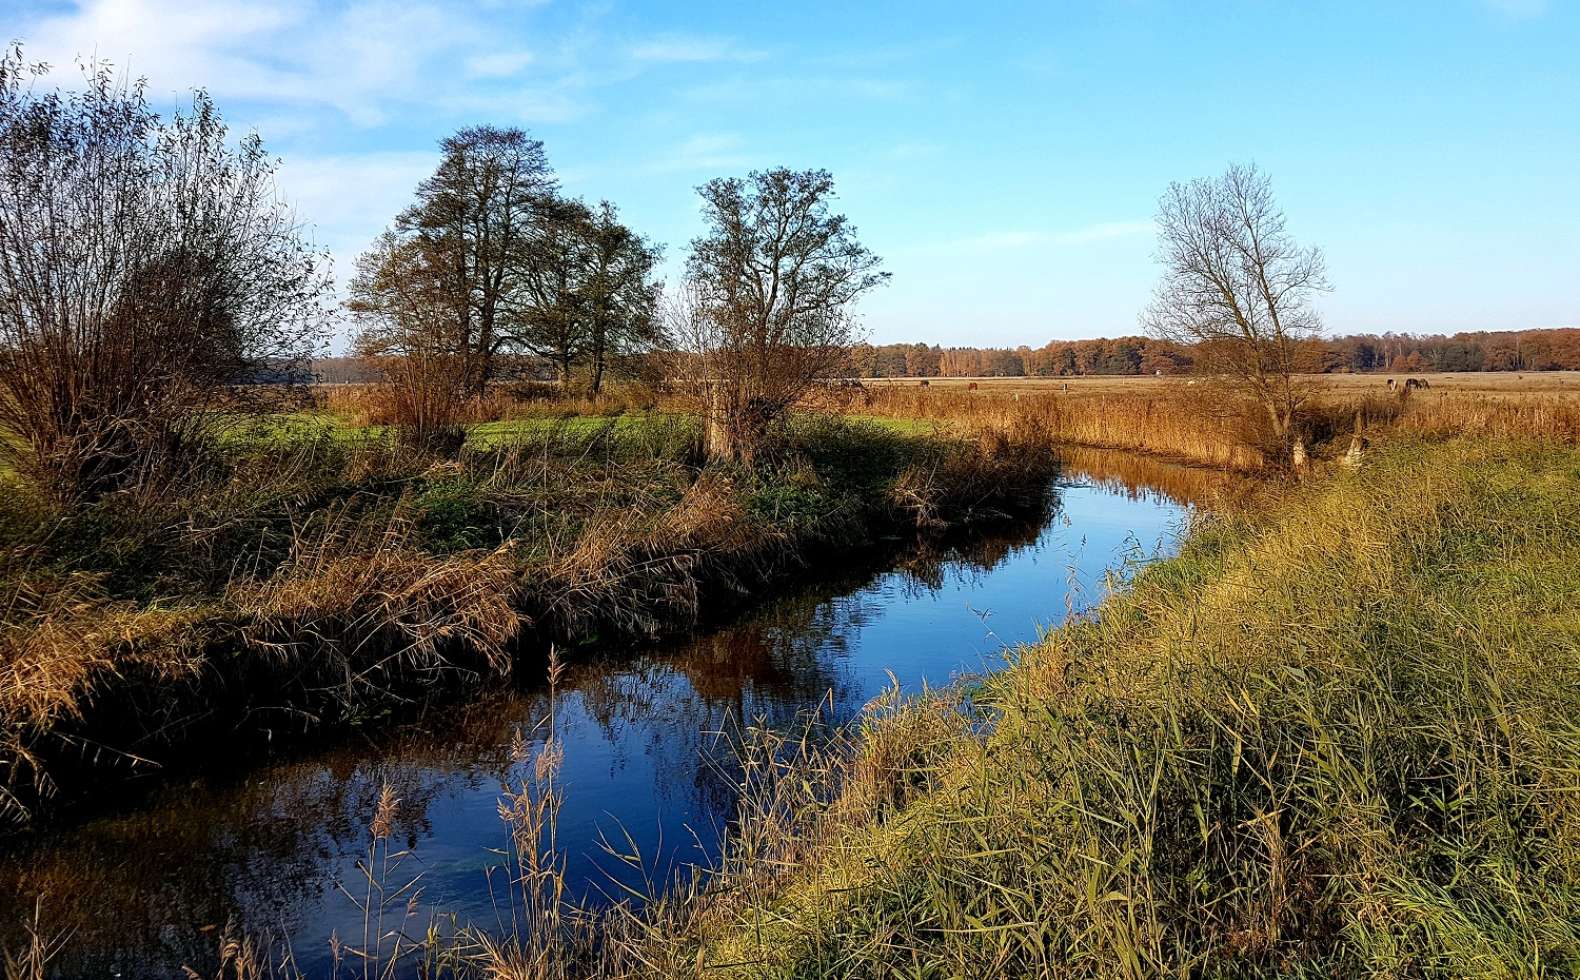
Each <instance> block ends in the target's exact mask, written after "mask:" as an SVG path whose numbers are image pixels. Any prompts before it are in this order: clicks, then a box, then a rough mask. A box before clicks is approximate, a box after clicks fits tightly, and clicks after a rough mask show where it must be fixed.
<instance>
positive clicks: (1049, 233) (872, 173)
mask: <svg viewBox="0 0 1580 980" xmlns="http://www.w3.org/2000/svg"><path fill="white" fill-rule="evenodd" d="M0 26H3V28H4V33H5V34H6V35H8V36H10V37H15V38H20V39H22V40H23V41H24V42H25V43H26V44H27V46H28V53H29V55H30V57H32V58H43V59H46V60H48V61H50V62H51V63H53V64H56V65H61V66H66V70H65V71H62V72H61V73H60V76H59V77H60V78H61V79H62V81H63V82H68V83H69V82H70V81H71V78H72V76H71V71H72V70H71V69H70V67H69V66H70V65H71V63H72V61H73V59H74V58H75V57H77V56H79V55H93V54H95V53H96V54H97V56H98V57H100V58H105V59H109V60H111V61H113V62H115V63H116V64H118V65H122V66H128V67H129V68H130V69H131V71H132V72H134V73H136V74H143V75H147V76H148V77H149V79H150V82H151V83H152V86H153V90H154V92H155V94H156V96H157V98H158V99H159V100H160V101H161V104H162V105H171V106H173V105H174V104H176V101H177V99H178V96H179V93H181V92H182V91H184V90H187V89H190V88H191V87H193V86H198V85H201V86H206V87H207V88H208V89H209V90H210V91H211V92H212V93H213V94H214V96H215V97H216V99H217V100H218V101H219V103H220V106H221V108H222V110H223V111H224V112H225V114H226V117H227V118H228V119H229V120H231V121H232V123H233V124H234V125H235V126H236V127H238V128H241V129H247V128H256V129H257V130H258V131H259V132H260V133H262V135H263V136H264V138H265V140H266V141H267V142H268V144H269V145H270V147H271V148H272V149H273V150H275V151H277V152H278V153H279V154H280V155H281V156H282V157H283V158H284V160H285V163H284V167H283V168H282V171H281V176H280V182H281V186H282V189H283V192H284V193H285V194H286V195H287V196H288V197H289V198H290V199H291V200H292V201H293V202H294V203H295V204H296V206H297V208H298V211H299V214H300V215H301V217H302V218H303V219H304V220H306V221H308V222H310V223H311V224H312V225H313V226H314V230H315V231H314V233H315V236H316V238H317V240H318V241H319V242H321V243H322V244H323V245H325V246H326V247H328V248H329V249H331V250H332V251H333V252H334V253H335V255H336V258H337V267H338V272H339V273H340V274H341V276H342V278H343V277H344V276H345V275H348V274H349V272H350V267H351V262H352V260H353V259H354V257H355V255H356V253H357V252H358V251H359V250H360V249H361V248H362V247H363V246H365V245H366V244H367V243H368V242H369V241H370V240H371V239H372V238H373V236H374V235H375V234H377V233H378V231H379V230H380V229H381V228H383V227H384V226H385V225H386V224H387V223H388V221H389V219H390V218H391V217H392V216H393V215H394V213H395V212H396V211H397V210H398V209H399V208H400V207H401V206H402V205H403V204H405V203H406V202H407V201H408V200H409V198H410V195H411V191H412V188H413V187H414V185H415V184H416V182H417V181H418V180H419V179H420V178H421V177H422V176H423V175H424V174H425V173H426V172H427V171H428V170H430V169H431V167H432V166H433V163H434V161H435V159H436V153H435V150H434V146H435V143H436V141H437V140H438V139H439V138H440V137H442V136H444V135H445V134H447V133H449V132H451V131H453V130H454V129H455V128H457V127H459V126H461V125H465V124H469V123H475V122H491V123H496V124H503V125H520V126H524V127H526V128H527V129H528V130H529V131H530V132H532V133H533V134H534V135H535V136H537V137H539V138H540V139H542V140H543V141H544V143H545V144H546V147H547V150H548V154H549V158H550V161H551V162H552V163H553V165H554V167H555V168H556V170H557V171H558V172H559V174H560V175H561V178H562V180H563V183H564V185H565V187H566V189H567V190H568V191H569V192H571V193H573V194H577V195H582V196H585V197H587V198H589V199H598V198H608V199H610V200H613V201H614V202H616V203H617V204H618V205H620V207H621V208H622V211H623V212H624V214H625V215H626V217H627V218H628V220H629V221H630V223H631V224H633V225H634V226H635V227H637V228H638V229H639V230H641V231H643V232H644V233H646V234H648V235H651V236H652V237H654V238H656V239H658V240H660V241H663V242H665V243H667V245H668V247H669V255H670V257H671V260H672V261H671V263H670V265H669V270H670V273H671V274H673V272H674V270H675V268H677V267H678V264H679V260H680V258H681V257H682V256H683V254H684V251H685V248H686V243H687V242H688V241H689V240H690V239H691V238H692V237H693V236H694V235H695V234H696V233H697V232H698V231H699V222H698V218H697V208H696V196H695V191H694V188H695V187H696V185H697V184H699V183H701V182H703V181H704V180H706V179H708V178H710V177H714V176H719V175H727V174H740V173H744V172H746V171H747V170H750V169H753V168H761V167H768V166H774V165H778V164H784V165H788V166H792V167H825V168H827V169H829V170H832V171H833V173H834V175H835V180H836V185H837V187H838V190H839V192H840V207H841V208H842V209H843V210H844V211H845V212H846V213H847V214H849V215H850V217H851V219H852V220H853V221H854V222H855V224H856V225H857V227H858V228H859V230H860V232H861V234H862V237H863V239H864V240H865V241H866V242H867V243H868V244H869V245H870V246H871V247H872V248H873V249H874V250H875V251H877V252H878V253H879V254H881V255H882V256H884V258H885V260H886V267H887V268H888V269H889V270H890V271H892V272H893V273H894V279H893V282H892V283H891V284H890V285H889V286H888V287H887V288H885V289H884V290H883V291H882V292H881V293H880V294H878V295H875V296H873V297H872V298H871V299H870V300H868V301H866V302H865V303H864V304H863V311H864V314H865V319H866V324H867V327H868V328H869V331H870V333H871V336H872V338H873V339H874V340H875V341H879V342H888V341H897V340H925V341H929V342H937V343H943V344H949V343H960V344H975V345H984V344H1007V345H1013V344H1020V343H1028V344H1032V345H1039V344H1042V343H1045V342H1046V341H1048V340H1049V339H1052V338H1075V337H1091V336H1100V335H1109V336H1112V335H1116V334H1121V333H1134V332H1136V331H1137V329H1138V328H1137V326H1136V314H1137V312H1138V310H1139V309H1140V308H1141V307H1142V306H1143V305H1144V304H1145V302H1146V300H1147V297H1148V294H1149V292H1150V290H1151V287H1152V284H1153V282H1154V281H1155V279H1156V277H1157V268H1156V266H1155V264H1154V263H1153V260H1152V254H1153V236H1152V230H1151V216H1152V213H1153V210H1154V206H1155V203H1156V201H1157V198H1158V195H1159V194H1160V193H1161V192H1162V191H1163V189H1164V187H1165V186H1166V185H1167V184H1168V182H1169V181H1170V180H1174V179H1183V178H1189V177H1194V176H1202V175H1208V174H1212V173H1215V172H1217V171H1219V170H1221V169H1222V168H1223V166H1224V165H1225V164H1226V163H1227V162H1229V161H1231V160H1239V161H1255V162H1256V163H1257V164H1258V165H1260V166H1261V167H1262V168H1263V169H1265V170H1267V171H1268V172H1270V173H1271V174H1272V176H1273V179H1274V187H1275V190H1276V192H1277V194H1278V196H1279V198H1280V200H1281V202H1282V204H1283V205H1284V207H1285V210H1286V211H1287V212H1288V215H1289V221H1290V227H1291V229H1292V230H1293V231H1294V232H1295V234H1296V235H1297V236H1298V237H1300V238H1301V239H1302V240H1304V241H1308V242H1312V243H1316V244H1319V245H1321V246H1322V247H1323V248H1324V249H1325V250H1326V252H1327V256H1328V262H1329V268H1330V273H1331V278H1332V280H1333V284H1334V287H1335V290H1334V292H1333V293H1332V294H1331V295H1329V296H1328V297H1326V298H1325V300H1324V302H1323V309H1324V313H1325V317H1326V321H1327V326H1328V329H1329V330H1330V331H1333V332H1353V331H1373V330H1375V331H1382V330H1403V331H1412V332H1415V331H1438V330H1448V331H1452V330H1461V329H1513V328H1524V327H1540V326H1556V325H1580V3H1576V2H1572V0H1436V2H1419V3H1409V4H1405V3H1398V4H1392V3H1337V2H1331V3H1277V2H1272V0H1260V2H1250V0H1247V2H1240V3H1222V4H1208V3H1185V2H1179V3H1165V2H1161V0H1114V2H1092V3H1080V4H1077V3H1052V2H1048V3H992V2H986V3H977V4H971V5H961V4H944V3H905V4H900V3H895V4H883V5H880V4H869V3H861V2H850V0H846V2H842V3H822V2H794V3H781V4H758V3H749V2H739V0H737V2H733V3H724V2H719V3H713V2H702V3H646V4H637V3H595V4H583V3H572V2H567V0H549V2H538V3H515V2H510V0H496V2H484V3H476V2H471V3H467V2H455V3H450V2H438V0H434V2H429V0H413V2H386V0H371V2H360V3H351V4H345V3H328V2H319V0H285V2H281V3H257V4H249V3H240V2H234V0H231V2H220V3H204V2H201V0H184V2H166V0H87V2H80V3H76V2H68V3H57V2H50V3H35V2H33V0H22V2H21V5H20V6H18V5H17V4H16V2H15V0H6V4H5V13H4V14H3V15H0Z"/></svg>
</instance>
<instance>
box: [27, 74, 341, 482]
mask: <svg viewBox="0 0 1580 980" xmlns="http://www.w3.org/2000/svg"><path fill="white" fill-rule="evenodd" d="M47 71H48V69H47V66H44V65H30V64H28V63H27V62H26V61H25V59H24V57H23V53H22V49H21V48H20V46H16V47H13V48H12V49H11V50H10V51H9V52H6V53H5V54H4V55H0V161H3V162H0V282H3V283H4V285H3V286H0V455H3V456H4V457H6V458H7V459H8V461H9V462H11V463H12V464H13V465H15V467H16V469H17V470H18V471H19V472H20V473H22V474H23V475H24V476H26V477H27V478H29V479H30V480H31V481H32V482H34V483H35V484H36V485H38V486H39V487H40V488H41V489H43V490H45V491H46V492H47V493H49V494H50V495H51V496H53V497H55V498H56V499H59V500H63V501H64V500H74V499H78V498H82V497H92V496H95V495H100V494H103V493H106V492H109V491H113V490H117V489H122V488H125V487H128V486H136V485H141V484H145V483H146V482H147V481H148V480H150V479H151V478H154V477H156V476H162V475H168V473H169V472H170V471H171V467H172V464H175V463H178V462H180V461H181V459H182V458H183V457H184V456H186V455H187V454H188V451H189V450H190V449H191V448H192V447H193V446H194V445H195V444H198V443H201V442H202V441H203V440H204V438H205V437H206V436H207V435H209V434H210V433H212V431H213V427H214V426H215V425H216V424H217V422H218V421H219V418H220V416H218V414H217V412H216V409H218V408H220V407H221V405H222V404H223V406H224V407H225V408H226V409H233V408H234V406H235V403H236V401H237V399H238V397H243V389H241V388H238V387H237V386H238V385H239V384H240V383H244V382H256V381H259V380H276V379H280V378H291V377H294V376H296V375H297V374H298V373H299V369H300V368H301V366H303V365H304V364H305V362H306V359H307V357H308V356H309V355H310V354H311V353H313V351H314V349H315V347H316V346H317V344H318V341H319V339H320V337H321V336H322V328H323V322H324V321H323V316H322V307H321V304H320V297H321V296H322V294H323V290H324V289H325V287H326V285H327V272H326V268H325V265H326V263H325V260H324V256H322V255H320V254H318V253H315V252H314V251H313V250H312V249H311V248H310V247H309V246H308V245H307V244H306V242H305V241H304V239H303V237H302V236H301V234H300V232H299V229H298V227H297V225H296V223H295V220H294V218H293V216H292V214H291V212H290V211H289V210H288V209H286V208H285V207H284V206H283V205H282V204H281V203H280V201H279V200H278V199H277V198H276V196H275V194H274V184H273V176H274V170H275V166H276V162H275V161H274V160H273V159H271V158H270V157H269V156H268V155H267V154H266V153H265V151H264V148H263V143H262V142H261V141H260V140H259V138H258V137H257V136H256V135H255V134H254V135H249V136H247V137H244V138H243V139H242V140H241V141H240V142H239V143H237V144H235V145H232V144H231V143H230V142H228V138H227V137H228V133H227V130H226V127H225V124H224V122H223V121H222V120H221V118H220V115H219V112H218V110H217V109H216V108H215V107H214V104H213V102H212V101H210V99H209V98H208V96H207V95H206V94H205V93H203V92H201V91H199V92H197V93H196V94H195V95H194V96H193V99H192V106H191V109H190V111H188V112H186V113H177V114H175V115H173V116H171V117H169V118H168V119H165V118H161V117H160V116H159V115H158V114H156V113H155V112H154V111H153V110H152V109H151V108H150V107H149V104H148V99H147V96H146V90H145V87H144V84H143V83H142V82H140V81H138V82H130V83H129V82H126V81H123V80H120V79H118V78H117V76H116V75H115V73H114V72H113V71H112V69H111V68H110V67H109V66H108V65H105V64H98V63H95V64H90V65H88V66H86V67H85V69H84V74H85V76H86V79H85V80H86V85H85V87H84V88H83V90H82V91H80V92H69V93H61V92H58V91H57V92H50V93H47V94H46V93H43V92H40V91H36V90H35V84H36V83H37V81H38V80H39V79H41V78H42V77H43V76H44V75H45V74H46V73H47ZM243 400H244V398H243Z"/></svg>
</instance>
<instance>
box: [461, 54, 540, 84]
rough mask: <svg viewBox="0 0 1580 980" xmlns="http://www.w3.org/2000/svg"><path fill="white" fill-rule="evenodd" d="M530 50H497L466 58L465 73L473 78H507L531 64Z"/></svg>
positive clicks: (517, 73)
mask: <svg viewBox="0 0 1580 980" xmlns="http://www.w3.org/2000/svg"><path fill="white" fill-rule="evenodd" d="M532 60H533V59H532V52H530V51H499V52H496V53H494V54H483V55H474V56H472V57H470V58H468V59H466V73H467V74H468V75H470V76H471V77H473V78H509V77H511V76H512V75H519V74H520V73H521V72H522V70H523V69H525V68H526V67H527V66H528V65H530V64H532Z"/></svg>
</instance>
